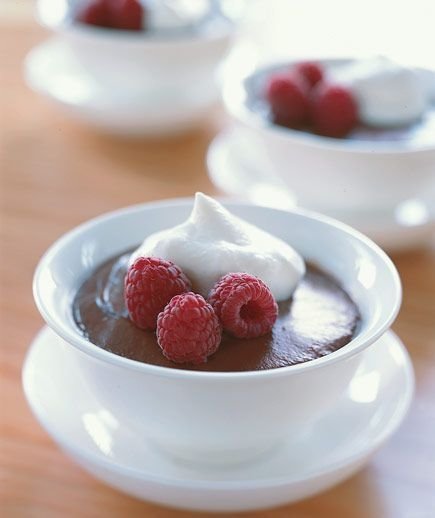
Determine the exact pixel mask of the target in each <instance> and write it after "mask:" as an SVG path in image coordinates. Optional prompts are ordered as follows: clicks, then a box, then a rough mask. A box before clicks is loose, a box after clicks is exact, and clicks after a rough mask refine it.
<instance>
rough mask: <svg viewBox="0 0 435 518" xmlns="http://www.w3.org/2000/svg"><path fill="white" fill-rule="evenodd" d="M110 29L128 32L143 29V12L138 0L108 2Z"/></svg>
mask: <svg viewBox="0 0 435 518" xmlns="http://www.w3.org/2000/svg"><path fill="white" fill-rule="evenodd" d="M109 2H110V6H109V8H110V19H111V22H112V27H115V28H117V29H124V30H130V31H140V30H141V29H143V16H144V10H143V7H142V5H141V4H140V2H139V1H138V0H109Z"/></svg>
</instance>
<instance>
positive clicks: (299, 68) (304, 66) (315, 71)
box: [294, 61, 323, 88]
mask: <svg viewBox="0 0 435 518" xmlns="http://www.w3.org/2000/svg"><path fill="white" fill-rule="evenodd" d="M294 70H295V72H296V73H297V74H300V75H301V76H303V77H305V79H306V80H307V82H308V84H309V85H310V87H311V88H313V86H316V84H317V83H319V82H320V81H321V80H322V79H323V69H322V67H321V66H320V65H319V63H315V62H314V61H301V62H300V63H296V65H295V67H294Z"/></svg>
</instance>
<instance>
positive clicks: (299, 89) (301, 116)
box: [266, 74, 309, 128]
mask: <svg viewBox="0 0 435 518" xmlns="http://www.w3.org/2000/svg"><path fill="white" fill-rule="evenodd" d="M308 90H309V87H308V84H307V82H306V80H305V79H304V78H303V77H302V76H299V75H296V74H274V75H273V76H271V77H270V78H269V81H268V83H267V85H266V98H267V100H268V102H269V104H270V107H271V110H272V113H273V117H274V122H275V123H277V124H280V125H282V126H288V127H290V128H295V127H298V126H300V125H302V124H303V123H305V122H306V120H307V118H308V114H309V101H308Z"/></svg>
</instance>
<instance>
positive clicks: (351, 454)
mask: <svg viewBox="0 0 435 518" xmlns="http://www.w3.org/2000/svg"><path fill="white" fill-rule="evenodd" d="M72 354H74V353H73V352H72V350H71V349H70V346H68V345H66V344H64V342H62V341H61V340H60V339H59V338H58V337H57V336H56V335H54V333H53V332H52V331H51V330H49V329H48V328H44V329H43V330H42V331H41V332H40V333H39V334H38V336H37V337H36V338H35V340H34V342H33V343H32V345H31V347H30V350H29V353H28V355H27V358H26V361H25V365H24V368H23V385H24V391H25V394H26V396H27V400H28V402H29V404H30V406H31V408H32V410H33V412H34V414H35V416H36V417H37V419H38V421H39V422H40V423H41V425H42V426H43V427H44V428H45V429H46V430H47V432H48V433H49V434H50V435H51V436H52V437H53V439H54V440H55V441H56V442H57V443H58V444H59V446H60V447H61V448H62V449H63V450H65V452H66V453H68V454H69V455H70V456H71V457H72V458H73V459H74V460H75V461H77V462H78V463H79V464H81V465H82V466H83V467H84V468H85V469H86V470H87V471H89V472H90V473H92V474H93V475H95V476H96V477H97V478H99V479H101V480H103V481H105V482H106V483H108V484H109V485H111V486H113V487H115V488H117V489H120V490H121V491H124V492H126V493H128V494H130V495H133V496H136V497H138V498H141V499H144V500H149V501H153V502H156V503H159V504H163V505H168V506H172V507H180V508H186V509H196V510H207V511H242V510H252V509H259V508H265V507H271V506H276V505H281V504H284V503H289V502H294V501H296V500H299V499H302V498H305V497H308V496H310V495H314V494H315V493H318V492H320V491H323V490H324V489H327V488H329V487H331V486H333V485H334V484H337V483H338V482H340V481H342V480H344V479H345V478H347V477H349V476H350V475H351V474H353V473H354V472H355V471H357V470H358V469H359V468H360V467H361V466H362V465H363V464H364V463H365V462H366V461H367V459H368V457H369V456H370V455H371V454H372V453H373V452H374V451H375V450H377V449H378V448H379V446H380V445H381V444H382V443H383V442H384V441H385V440H386V439H387V438H388V437H389V436H390V435H391V434H392V433H393V432H394V431H395V430H396V429H397V427H398V426H399V424H400V423H401V421H402V420H403V418H404V416H405V414H406V412H407V410H408V407H409V405H410V403H411V400H412V394H413V386H414V377H413V370H412V365H411V362H410V359H409V357H408V354H407V352H406V350H405V348H404V346H403V344H402V343H401V342H400V340H399V339H398V338H397V337H396V336H395V335H394V334H393V333H392V332H387V334H386V335H384V337H382V338H381V339H380V340H379V341H378V342H377V343H376V344H374V345H373V346H371V347H370V348H369V349H368V350H367V352H366V353H364V354H365V356H364V359H363V361H362V364H361V366H360V368H359V370H358V372H357V374H356V375H355V377H354V379H353V381H352V382H351V384H350V386H349V390H348V392H347V393H346V394H344V395H343V398H342V400H341V401H340V403H339V404H338V405H337V406H336V407H335V408H334V409H333V410H332V411H331V412H330V413H329V414H328V415H327V416H326V417H323V418H322V419H321V421H320V422H318V423H317V424H316V425H315V426H312V427H310V428H307V429H306V430H304V432H303V433H302V434H301V435H298V439H293V440H290V439H289V440H288V442H287V443H286V444H284V445H282V446H281V447H280V448H279V449H278V448H277V449H276V450H275V451H274V453H273V454H269V455H268V456H267V457H265V458H263V459H260V460H256V462H251V463H248V464H243V465H238V466H236V467H234V466H233V467H231V468H229V467H219V468H216V467H215V468H207V467H204V466H196V465H195V466H194V465H186V464H181V463H179V462H177V461H174V460H172V459H171V458H169V457H167V456H164V455H163V454H161V453H159V452H158V451H155V450H153V448H152V447H151V446H150V444H148V443H147V441H146V440H144V439H143V437H141V436H137V435H135V434H134V433H133V432H132V431H131V430H130V429H128V428H127V427H125V426H123V424H122V423H119V422H118V421H117V419H116V416H114V415H112V414H111V413H110V412H109V411H108V410H107V409H105V408H103V407H102V406H101V405H100V404H99V402H98V401H96V400H95V398H94V397H93V395H92V394H91V393H90V392H89V391H88V390H87V389H86V387H85V386H84V385H83V384H82V383H81V380H80V372H78V371H77V368H76V367H74V362H73V361H71V355H72Z"/></svg>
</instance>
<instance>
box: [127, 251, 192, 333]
mask: <svg viewBox="0 0 435 518" xmlns="http://www.w3.org/2000/svg"><path fill="white" fill-rule="evenodd" d="M190 289H191V285H190V281H189V279H188V278H187V277H186V276H185V275H184V273H183V272H182V271H181V270H180V268H178V266H176V265H175V264H173V263H171V262H170V261H165V260H163V259H158V258H157V257H138V258H137V259H136V260H135V261H134V262H133V264H132V265H131V266H130V268H129V269H128V271H127V275H126V276H125V281H124V298H125V304H126V306H127V310H128V313H129V315H130V318H131V320H132V321H133V322H134V323H135V324H136V325H137V326H138V327H140V328H141V329H155V328H156V325H157V315H158V314H159V313H160V311H162V310H163V308H164V307H165V306H166V304H167V303H168V302H169V301H170V300H171V299H172V297H173V296H174V295H178V294H179V293H184V292H186V291H189V290H190Z"/></svg>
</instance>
